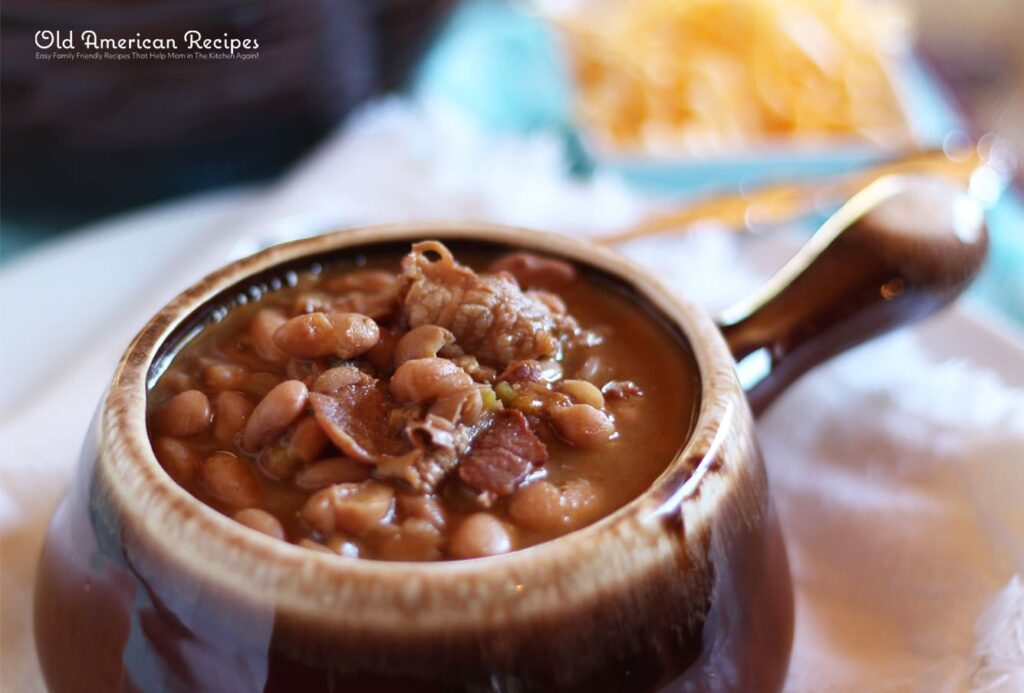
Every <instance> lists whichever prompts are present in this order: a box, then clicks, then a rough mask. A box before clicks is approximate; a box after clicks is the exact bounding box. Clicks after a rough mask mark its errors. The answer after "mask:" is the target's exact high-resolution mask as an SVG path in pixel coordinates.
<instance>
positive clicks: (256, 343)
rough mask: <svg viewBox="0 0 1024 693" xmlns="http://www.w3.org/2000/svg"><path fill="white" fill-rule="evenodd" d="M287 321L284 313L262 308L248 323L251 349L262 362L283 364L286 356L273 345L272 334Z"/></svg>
mask: <svg viewBox="0 0 1024 693" xmlns="http://www.w3.org/2000/svg"><path fill="white" fill-rule="evenodd" d="M287 321H288V318H286V317H285V316H284V313H281V312H278V311H276V310H270V309H269V308H264V309H262V310H260V311H259V312H258V313H256V315H255V316H253V319H252V322H250V323H249V341H250V342H251V343H252V348H253V350H254V351H255V352H256V355H257V356H259V357H260V358H261V359H263V360H264V361H270V362H271V363H284V361H285V360H286V359H287V358H288V355H287V354H286V353H284V352H283V351H281V349H279V348H278V346H277V344H275V343H274V333H275V332H277V330H278V329H279V328H280V327H281V325H283V324H285V322H287Z"/></svg>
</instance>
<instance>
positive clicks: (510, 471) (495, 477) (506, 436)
mask: <svg viewBox="0 0 1024 693" xmlns="http://www.w3.org/2000/svg"><path fill="white" fill-rule="evenodd" d="M547 458H548V450H547V448H546V447H545V446H544V443H543V442H541V440H540V438H538V437H537V436H536V435H535V434H534V432H533V431H531V430H530V426H529V424H528V423H527V421H526V417H525V416H523V413H522V412H520V411H517V410H515V409H506V410H504V411H502V412H499V413H498V414H497V415H496V416H495V419H494V423H492V424H491V426H490V427H489V428H488V429H487V430H485V431H484V432H483V433H481V434H480V435H479V436H477V438H476V440H474V441H473V445H472V447H471V448H470V450H469V453H468V454H467V455H466V456H465V457H464V458H463V460H462V463H461V464H460V465H459V478H461V479H462V480H463V481H464V482H465V483H467V484H468V485H469V486H472V487H473V488H475V489H476V490H478V491H480V492H482V493H483V494H484V495H485V496H489V497H491V498H492V499H493V497H495V496H506V495H508V494H510V493H512V492H513V491H515V490H516V487H517V486H518V485H519V484H520V483H522V481H523V480H524V479H525V478H526V477H527V476H528V475H529V473H530V472H531V471H532V470H533V468H534V467H538V466H540V465H542V464H544V462H545V461H546V460H547Z"/></svg>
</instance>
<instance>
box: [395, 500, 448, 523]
mask: <svg viewBox="0 0 1024 693" xmlns="http://www.w3.org/2000/svg"><path fill="white" fill-rule="evenodd" d="M397 499H398V510H399V512H400V513H402V515H403V516H404V517H405V518H406V519H407V520H408V519H417V520H424V521H426V522H429V523H430V524H432V525H433V526H434V527H437V528H438V529H443V528H444V525H445V522H446V520H445V513H444V507H443V506H442V505H441V503H440V501H438V500H437V497H435V496H425V495H422V494H419V493H400V494H398V496H397Z"/></svg>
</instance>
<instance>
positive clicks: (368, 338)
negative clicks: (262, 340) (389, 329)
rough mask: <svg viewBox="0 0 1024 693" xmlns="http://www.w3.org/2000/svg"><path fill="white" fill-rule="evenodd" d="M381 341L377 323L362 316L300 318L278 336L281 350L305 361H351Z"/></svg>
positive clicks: (308, 316) (280, 330)
mask: <svg viewBox="0 0 1024 693" xmlns="http://www.w3.org/2000/svg"><path fill="white" fill-rule="evenodd" d="M378 339H380V328H379V327H378V326H377V323H376V322H374V321H373V320H372V319H371V318H368V317H366V316H365V315H361V314H359V313H309V314H307V315H297V316H295V317H294V318H292V319H291V320H289V321H288V322H286V323H284V324H283V325H281V327H280V328H278V330H277V332H275V333H274V341H275V343H276V344H277V346H279V347H280V348H281V349H283V350H284V351H285V352H287V353H289V354H291V355H292V356H295V357H297V358H301V359H315V358H321V357H324V356H337V357H339V358H343V359H350V358H353V357H355V356H359V355H360V354H364V353H366V352H367V351H369V350H370V349H371V348H372V347H373V345H374V344H376V343H377V340H378Z"/></svg>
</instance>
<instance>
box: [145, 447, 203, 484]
mask: <svg viewBox="0 0 1024 693" xmlns="http://www.w3.org/2000/svg"><path fill="white" fill-rule="evenodd" d="M153 453H154V454H155V455H156V459H157V461H158V462H160V466H162V467H163V468H164V469H166V470H167V473H168V474H170V475H171V478H172V479H174V480H175V481H177V482H178V483H179V484H183V485H186V486H187V485H189V484H191V483H192V482H193V481H194V480H195V478H196V471H197V470H198V469H199V465H200V464H201V463H202V458H201V457H200V456H199V453H198V452H196V451H195V450H193V449H192V447H191V446H190V445H188V444H187V443H184V442H182V441H180V440H178V439H177V438H170V437H168V436H158V437H156V438H154V439H153Z"/></svg>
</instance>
